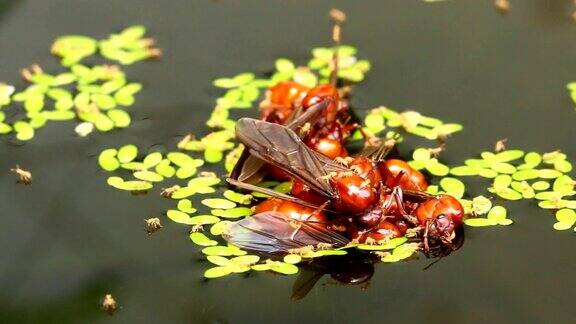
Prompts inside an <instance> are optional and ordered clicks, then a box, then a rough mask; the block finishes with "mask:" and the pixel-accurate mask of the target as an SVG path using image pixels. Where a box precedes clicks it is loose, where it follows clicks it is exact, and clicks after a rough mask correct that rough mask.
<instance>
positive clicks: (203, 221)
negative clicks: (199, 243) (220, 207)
mask: <svg viewBox="0 0 576 324" xmlns="http://www.w3.org/2000/svg"><path fill="white" fill-rule="evenodd" d="M189 222H190V225H209V224H216V223H218V222H220V218H218V217H216V216H213V215H198V216H194V217H191V218H190V221H189Z"/></svg>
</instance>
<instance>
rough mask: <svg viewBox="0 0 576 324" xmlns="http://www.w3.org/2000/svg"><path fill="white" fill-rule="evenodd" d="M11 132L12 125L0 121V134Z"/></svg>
mask: <svg viewBox="0 0 576 324" xmlns="http://www.w3.org/2000/svg"><path fill="white" fill-rule="evenodd" d="M10 132H12V126H10V125H8V124H4V123H2V122H0V134H8V133H10Z"/></svg>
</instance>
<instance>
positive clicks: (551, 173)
mask: <svg viewBox="0 0 576 324" xmlns="http://www.w3.org/2000/svg"><path fill="white" fill-rule="evenodd" d="M561 175H562V172H560V171H558V170H554V169H540V170H538V176H539V177H540V178H542V179H555V178H558V177H560V176H561Z"/></svg>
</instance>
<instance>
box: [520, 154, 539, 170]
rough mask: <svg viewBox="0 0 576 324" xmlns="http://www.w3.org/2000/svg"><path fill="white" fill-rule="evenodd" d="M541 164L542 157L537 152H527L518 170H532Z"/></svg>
mask: <svg viewBox="0 0 576 324" xmlns="http://www.w3.org/2000/svg"><path fill="white" fill-rule="evenodd" d="M541 162H542V156H541V155H540V153H537V152H529V153H526V155H525V156H524V164H522V165H520V166H518V170H526V169H534V168H535V167H537V166H538V165H540V163H541Z"/></svg>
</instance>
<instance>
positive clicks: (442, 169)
mask: <svg viewBox="0 0 576 324" xmlns="http://www.w3.org/2000/svg"><path fill="white" fill-rule="evenodd" d="M426 170H428V172H430V173H431V174H433V175H435V176H439V177H443V176H445V175H447V174H448V173H449V172H450V168H448V167H447V166H446V165H444V164H442V163H440V162H438V160H436V159H430V161H429V162H428V163H427V164H426Z"/></svg>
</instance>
